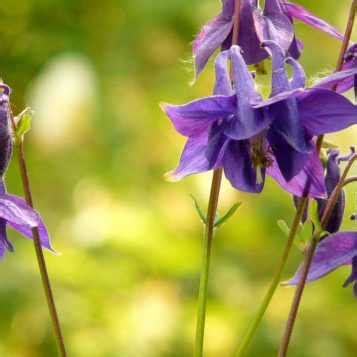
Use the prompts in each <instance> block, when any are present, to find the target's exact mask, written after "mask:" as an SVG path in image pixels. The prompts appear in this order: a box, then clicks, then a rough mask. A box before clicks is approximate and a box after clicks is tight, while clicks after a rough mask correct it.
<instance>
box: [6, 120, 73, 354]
mask: <svg viewBox="0 0 357 357" xmlns="http://www.w3.org/2000/svg"><path fill="white" fill-rule="evenodd" d="M11 122H12V126H13V128H14V131H16V123H15V120H14V118H13V117H12V115H11ZM16 148H17V158H18V164H19V169H20V174H21V180H22V186H23V190H24V194H25V199H26V202H27V204H28V205H29V206H31V207H32V208H34V204H33V198H32V192H31V186H30V179H29V174H28V170H27V165H26V160H25V152H24V144H23V140H18V142H17V143H16ZM32 237H33V243H34V248H35V252H36V258H37V263H38V267H39V270H40V274H41V280H42V285H43V289H44V291H45V295H46V301H47V305H48V310H49V313H50V316H51V321H52V327H53V332H54V335H55V339H56V343H57V347H58V353H59V356H61V357H67V353H66V348H65V344H64V338H63V334H62V330H61V325H60V322H59V318H58V313H57V309H56V303H55V299H54V296H53V292H52V288H51V282H50V278H49V275H48V271H47V267H46V261H45V257H44V255H43V251H42V247H41V243H40V234H39V231H38V228H37V227H36V228H33V229H32Z"/></svg>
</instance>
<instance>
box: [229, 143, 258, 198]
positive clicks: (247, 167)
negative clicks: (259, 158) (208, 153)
mask: <svg viewBox="0 0 357 357" xmlns="http://www.w3.org/2000/svg"><path fill="white" fill-rule="evenodd" d="M223 167H224V173H225V175H226V177H227V179H228V180H229V182H230V183H231V185H232V186H233V187H234V188H236V189H238V190H240V191H244V192H252V193H258V192H261V191H262V189H263V186H264V180H265V170H264V169H261V168H255V167H254V166H253V163H252V160H251V158H250V144H249V141H248V140H243V141H235V140H231V141H230V143H229V144H228V146H227V149H226V151H225V154H224V157H223ZM258 170H259V171H260V176H261V177H259V176H257V172H258Z"/></svg>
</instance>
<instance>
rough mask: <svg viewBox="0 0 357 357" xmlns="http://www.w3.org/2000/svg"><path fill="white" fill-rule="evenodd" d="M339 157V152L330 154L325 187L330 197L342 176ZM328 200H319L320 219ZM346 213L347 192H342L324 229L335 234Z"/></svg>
mask: <svg viewBox="0 0 357 357" xmlns="http://www.w3.org/2000/svg"><path fill="white" fill-rule="evenodd" d="M338 155H339V152H338V151H337V150H331V151H330V152H329V154H328V160H327V167H326V174H325V185H326V190H327V195H328V197H330V196H331V194H332V192H333V191H334V189H335V187H336V186H337V184H338V182H339V180H340V177H341V174H340V167H339V166H338ZM326 203H327V200H317V204H318V215H319V219H320V220H321V219H322V216H323V213H324V210H325V207H326ZM344 211H345V192H344V191H341V193H340V195H339V197H338V200H337V203H336V205H335V207H334V209H333V210H332V213H331V216H330V218H329V220H328V222H327V224H326V226H325V227H324V229H325V230H326V231H328V232H330V233H335V232H337V231H338V230H339V228H340V226H341V224H342V220H343V214H344Z"/></svg>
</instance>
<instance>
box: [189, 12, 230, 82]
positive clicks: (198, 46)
mask: <svg viewBox="0 0 357 357" xmlns="http://www.w3.org/2000/svg"><path fill="white" fill-rule="evenodd" d="M232 26H233V22H232V18H228V19H227V18H225V17H224V16H223V15H219V16H217V17H215V18H214V19H213V20H211V21H210V22H208V23H207V24H206V25H205V26H203V28H202V31H201V32H200V33H199V34H198V35H197V37H196V39H195V41H194V42H193V46H192V52H193V58H194V62H195V71H196V77H197V76H198V75H199V74H200V73H201V72H202V70H203V68H204V66H205V65H206V63H207V62H208V60H209V58H210V57H211V55H212V54H213V53H214V52H215V51H216V50H217V49H218V48H219V47H221V45H222V43H223V42H224V40H225V39H226V38H227V37H228V35H229V33H230V32H231V30H232Z"/></svg>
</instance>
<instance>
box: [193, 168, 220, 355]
mask: <svg viewBox="0 0 357 357" xmlns="http://www.w3.org/2000/svg"><path fill="white" fill-rule="evenodd" d="M221 182H222V169H218V170H215V171H214V172H213V178H212V185H211V193H210V198H209V204H208V210H207V223H206V227H205V234H204V240H203V249H202V251H203V255H202V270H201V277H200V289H199V295H198V311H197V328H196V345H195V354H194V356H195V357H202V356H203V341H204V333H205V323H206V307H207V295H208V277H209V269H210V262H211V248H212V240H213V236H214V222H215V218H216V212H217V206H218V199H219V192H220V188H221Z"/></svg>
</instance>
